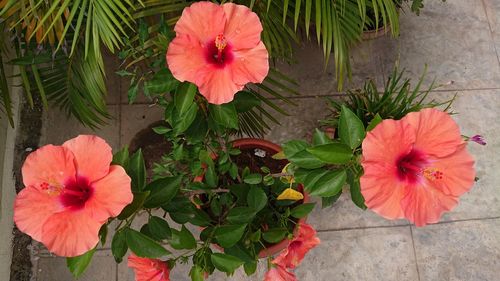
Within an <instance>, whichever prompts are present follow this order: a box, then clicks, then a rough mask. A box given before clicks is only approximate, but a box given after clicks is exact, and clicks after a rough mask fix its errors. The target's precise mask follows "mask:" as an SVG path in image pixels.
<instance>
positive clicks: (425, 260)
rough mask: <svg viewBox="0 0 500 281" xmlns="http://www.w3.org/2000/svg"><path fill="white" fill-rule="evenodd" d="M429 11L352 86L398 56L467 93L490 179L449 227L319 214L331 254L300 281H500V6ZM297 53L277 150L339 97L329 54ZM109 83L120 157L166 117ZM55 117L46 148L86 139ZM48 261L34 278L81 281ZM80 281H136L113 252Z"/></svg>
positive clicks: (454, 2)
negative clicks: (294, 91) (296, 87)
mask: <svg viewBox="0 0 500 281" xmlns="http://www.w3.org/2000/svg"><path fill="white" fill-rule="evenodd" d="M425 5H426V7H425V9H424V10H423V12H422V14H421V16H420V17H417V16H415V15H413V14H411V13H406V14H404V15H402V18H401V36H400V37H399V38H398V39H391V38H389V37H384V38H380V39H375V40H372V41H368V42H363V43H360V44H359V45H358V46H356V47H355V49H354V50H353V51H352V57H353V61H354V66H353V75H354V77H353V80H352V82H351V83H349V85H350V87H356V86H359V85H361V84H362V82H363V81H364V79H366V78H367V77H373V78H375V79H376V80H377V81H378V82H382V81H383V80H384V79H385V78H386V77H387V74H388V73H389V72H390V71H391V70H392V65H393V64H394V62H395V61H396V59H397V58H399V65H400V67H402V68H405V69H406V70H407V72H408V75H409V76H412V77H417V76H419V75H420V74H421V71H422V70H423V69H424V67H425V64H427V66H428V73H429V75H428V77H429V79H428V81H429V82H430V81H432V79H433V78H436V81H437V83H439V84H443V86H442V87H441V88H440V89H439V90H437V91H435V92H433V93H432V98H436V99H445V98H449V97H451V96H452V95H454V94H457V99H456V102H455V104H454V107H453V109H454V111H456V112H459V113H460V115H456V116H455V118H456V120H457V121H458V123H459V124H460V126H461V128H462V130H463V133H464V134H465V135H473V134H482V135H484V136H485V138H486V140H487V141H488V145H487V146H486V147H482V146H479V145H476V146H474V145H471V146H470V150H471V152H472V153H473V154H474V155H475V157H476V160H477V164H476V168H477V175H478V177H479V178H480V179H479V181H478V182H477V183H476V185H475V187H474V188H473V189H472V191H471V192H469V193H468V194H465V195H464V196H463V197H462V199H461V202H460V205H459V206H458V207H457V208H456V209H455V210H454V211H453V212H450V213H448V214H446V215H445V216H444V217H443V219H442V222H441V223H438V224H436V225H432V226H427V227H425V228H415V227H413V226H410V225H409V224H408V223H407V222H406V221H403V220H401V221H387V220H384V219H382V218H380V217H378V216H377V215H375V214H374V213H372V212H370V211H361V210H359V209H358V208H356V207H355V206H354V205H353V204H352V203H351V202H350V199H349V198H348V196H347V195H343V197H341V199H340V200H339V202H337V203H336V204H335V205H334V206H333V207H332V208H329V209H324V210H320V208H319V207H318V208H317V209H316V210H315V211H314V212H313V213H312V215H311V216H310V217H309V222H310V223H311V224H313V225H314V226H315V227H316V228H317V229H318V230H319V232H320V233H319V237H320V239H321V240H322V244H321V245H320V246H319V247H317V248H316V249H314V250H312V251H311V252H310V254H309V255H308V256H307V257H306V259H305V260H304V262H303V264H302V265H301V266H300V267H299V268H298V269H297V270H296V273H297V276H298V277H299V279H300V280H301V281H317V280H321V281H323V280H324V281H330V280H363V281H371V280H383V281H400V280H419V281H434V280H436V281H441V280H463V281H469V280H488V281H494V280H500V192H499V191H500V190H499V185H498V183H499V182H500V172H499V169H500V125H499V123H498V121H499V120H500V113H499V112H500V111H499V108H500V63H499V59H498V57H499V53H498V52H500V0H449V1H446V2H445V3H442V2H441V1H437V0H434V1H426V2H425ZM297 51H298V54H297V55H298V58H299V60H300V64H299V65H294V66H285V65H282V66H280V68H281V69H282V70H283V71H284V72H286V73H288V74H289V75H292V76H293V77H295V78H296V79H297V81H298V82H299V83H300V90H301V92H302V94H303V95H302V96H300V97H294V98H293V99H294V100H295V101H296V103H297V104H298V106H297V107H289V108H288V109H289V111H290V112H291V113H292V116H290V117H280V121H281V123H282V124H281V126H273V129H272V130H271V131H270V132H269V134H268V135H267V138H268V139H270V140H272V141H275V142H278V143H279V142H282V141H284V140H287V139H291V138H301V137H304V136H307V135H308V134H309V133H310V131H311V129H312V128H314V126H315V124H316V121H317V120H319V119H321V118H322V117H323V116H324V114H325V113H326V109H327V107H326V105H325V99H324V97H325V96H331V95H334V94H336V88H337V84H336V82H335V81H334V73H333V70H332V68H331V67H330V68H329V69H328V70H327V71H326V72H323V61H322V57H321V53H320V52H321V50H320V49H319V48H317V47H315V46H314V44H308V45H305V46H302V47H298V48H297ZM113 66H116V64H113V63H110V65H109V67H110V68H113ZM110 79H111V80H112V81H110V83H111V84H112V85H113V86H112V89H113V90H112V91H111V95H110V97H109V98H108V101H109V103H110V106H109V108H110V112H111V114H113V116H114V119H113V120H111V121H110V124H109V125H108V126H106V127H104V128H102V130H100V131H98V132H97V134H98V135H101V136H103V137H105V138H106V139H107V140H108V141H109V142H110V143H111V145H112V146H113V148H115V149H116V148H118V147H120V146H123V145H126V144H128V142H129V141H130V140H131V138H132V137H133V135H134V134H135V133H136V132H137V131H139V130H140V129H142V128H144V127H146V126H147V125H148V124H150V123H152V122H153V121H156V120H159V119H160V118H162V111H161V109H159V108H156V107H154V106H150V105H148V104H147V99H140V100H139V102H140V103H139V104H134V105H128V104H127V103H126V88H127V85H126V82H125V81H120V80H116V79H115V78H110ZM113 79H115V80H113ZM429 82H426V84H427V85H428V84H429ZM46 119H47V120H46V122H45V128H44V130H43V132H44V134H43V141H44V142H45V143H61V142H62V141H63V140H64V139H67V138H69V137H72V136H76V135H77V134H79V133H82V132H88V131H87V130H85V129H84V128H82V127H81V126H79V125H78V124H77V123H76V121H74V120H69V121H65V120H64V119H63V118H61V115H60V113H58V112H57V111H56V110H52V111H51V112H49V113H47V114H46ZM56 128H60V129H56ZM62 128H64V130H61V129H62ZM40 256H41V257H40V258H39V259H38V263H37V264H36V265H35V266H36V268H35V270H36V272H37V277H36V280H38V281H67V280H71V277H70V275H69V274H68V272H67V270H66V269H65V263H64V260H63V259H59V258H54V257H50V256H48V255H47V254H46V253H41V254H40ZM263 272H264V266H261V267H260V268H259V271H258V274H257V275H256V276H255V277H253V278H250V279H247V278H246V277H245V276H244V274H243V273H242V272H237V273H236V274H235V275H234V276H233V277H231V278H226V277H225V276H223V275H221V274H219V275H216V276H213V277H211V279H210V280H262V276H263ZM80 280H84V281H87V280H97V281H101V280H103V281H108V280H109V281H128V280H130V281H132V280H133V275H132V273H131V272H130V271H129V270H128V269H127V267H126V265H125V264H124V263H122V264H121V265H116V264H115V263H114V261H113V258H112V257H111V255H110V253H109V249H108V250H106V249H104V250H101V251H99V253H98V254H97V259H95V260H94V261H93V263H92V265H91V267H90V269H89V271H88V272H87V273H86V274H85V275H84V276H83V277H82V278H81V279H80ZM172 280H175V281H181V280H182V281H183V280H186V281H187V280H189V278H188V276H187V266H184V267H183V266H181V267H177V268H175V270H174V271H173V272H172Z"/></svg>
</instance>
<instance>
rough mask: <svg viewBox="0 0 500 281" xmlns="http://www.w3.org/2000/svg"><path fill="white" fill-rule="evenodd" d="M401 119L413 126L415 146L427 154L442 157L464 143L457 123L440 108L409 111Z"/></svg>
mask: <svg viewBox="0 0 500 281" xmlns="http://www.w3.org/2000/svg"><path fill="white" fill-rule="evenodd" d="M401 120H402V121H404V122H407V123H408V124H410V125H411V126H412V127H414V128H415V132H416V133H415V134H416V139H415V148H417V149H419V150H421V151H424V152H425V153H426V154H428V155H434V156H436V157H444V156H446V155H449V154H451V153H453V152H455V151H456V150H457V149H458V148H459V147H460V146H461V145H462V144H463V143H464V141H463V140H462V136H461V134H460V129H459V127H458V125H457V123H456V122H455V121H453V119H452V118H451V117H450V115H449V114H448V113H445V112H442V111H440V110H437V109H433V108H427V109H423V110H421V111H419V112H411V113H408V114H407V115H406V116H405V117H404V118H403V119H401Z"/></svg>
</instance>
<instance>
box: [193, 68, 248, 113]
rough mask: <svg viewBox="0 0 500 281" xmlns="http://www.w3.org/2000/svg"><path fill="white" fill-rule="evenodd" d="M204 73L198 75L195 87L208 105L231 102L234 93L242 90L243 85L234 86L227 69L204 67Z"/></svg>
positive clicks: (229, 71)
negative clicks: (196, 86)
mask: <svg viewBox="0 0 500 281" xmlns="http://www.w3.org/2000/svg"><path fill="white" fill-rule="evenodd" d="M203 72H204V73H201V74H200V75H199V79H198V81H196V83H195V84H196V85H198V88H199V90H200V93H201V94H202V95H203V96H204V97H205V98H206V99H207V100H208V102H209V103H213V104H223V103H227V102H230V101H232V100H233V98H234V95H235V94H236V92H238V91H240V90H241V89H243V85H238V84H235V83H234V82H233V80H232V75H231V70H230V69H229V68H228V67H225V68H222V69H215V68H212V67H208V66H207V67H206V68H205V69H204V70H203Z"/></svg>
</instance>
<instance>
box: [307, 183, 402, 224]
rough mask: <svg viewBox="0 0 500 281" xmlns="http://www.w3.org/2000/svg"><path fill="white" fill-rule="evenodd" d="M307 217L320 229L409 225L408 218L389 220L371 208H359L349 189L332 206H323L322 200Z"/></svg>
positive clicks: (318, 201) (345, 189) (309, 221)
mask: <svg viewBox="0 0 500 281" xmlns="http://www.w3.org/2000/svg"><path fill="white" fill-rule="evenodd" d="M315 201H317V203H316V207H315V208H314V210H313V211H312V212H311V214H310V215H309V216H308V217H307V222H308V223H310V224H311V225H312V226H314V228H316V229H318V230H335V229H349V228H363V227H377V226H394V225H408V221H406V220H387V219H384V218H383V217H381V216H379V215H377V214H376V213H374V212H372V211H370V210H362V209H360V208H358V207H357V206H356V205H355V204H354V203H353V202H352V201H351V196H350V193H349V189H347V188H344V190H343V193H342V195H341V196H340V198H339V199H338V200H337V202H335V203H334V204H333V205H332V206H331V207H327V208H324V209H323V208H322V207H321V200H315Z"/></svg>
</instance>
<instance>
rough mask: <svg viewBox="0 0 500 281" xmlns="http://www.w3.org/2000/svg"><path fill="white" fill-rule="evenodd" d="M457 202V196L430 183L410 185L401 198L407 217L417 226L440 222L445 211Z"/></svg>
mask: <svg viewBox="0 0 500 281" xmlns="http://www.w3.org/2000/svg"><path fill="white" fill-rule="evenodd" d="M457 204H458V198H457V197H455V196H451V195H445V194H444V193H442V192H440V191H439V190H437V189H436V188H434V187H433V186H431V185H428V184H421V185H414V186H409V187H408V188H407V189H406V192H405V195H404V198H403V199H402V200H401V206H402V208H403V211H404V214H405V217H406V218H407V219H408V220H409V221H411V222H413V223H415V225H416V226H424V225H426V224H429V223H436V222H438V221H439V218H440V217H441V215H442V214H443V213H444V212H445V211H449V210H451V209H452V208H453V207H455V206H456V205H457Z"/></svg>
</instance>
